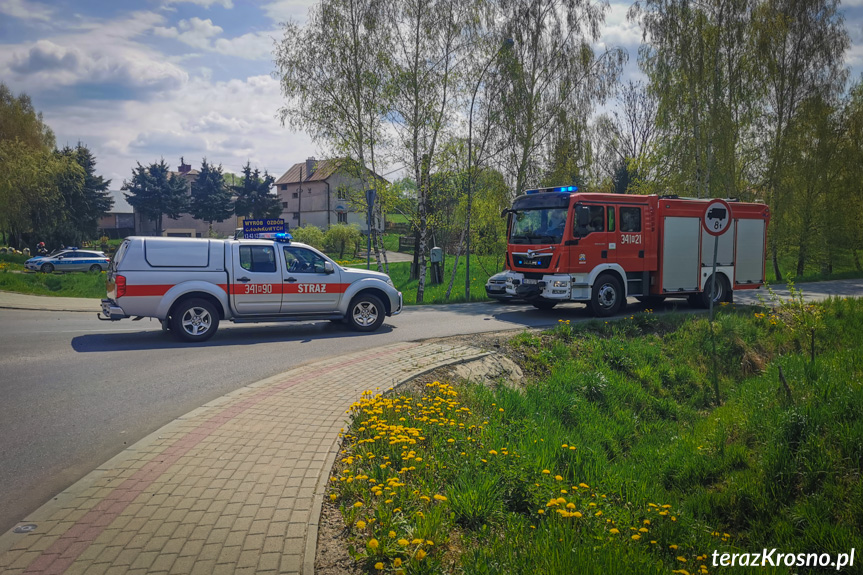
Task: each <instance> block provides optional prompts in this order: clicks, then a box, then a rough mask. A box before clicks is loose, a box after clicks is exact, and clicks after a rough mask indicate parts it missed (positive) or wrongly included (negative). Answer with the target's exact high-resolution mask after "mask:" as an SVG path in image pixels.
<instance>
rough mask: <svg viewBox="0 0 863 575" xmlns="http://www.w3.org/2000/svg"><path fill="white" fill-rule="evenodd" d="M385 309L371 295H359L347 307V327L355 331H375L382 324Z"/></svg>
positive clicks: (379, 301) (381, 303) (378, 300)
mask: <svg viewBox="0 0 863 575" xmlns="http://www.w3.org/2000/svg"><path fill="white" fill-rule="evenodd" d="M385 315H386V308H384V304H383V302H381V300H380V299H378V298H377V297H375V296H373V295H371V294H364V293H361V294H360V295H358V296H357V297H355V298H354V299H353V301H351V305H350V307H348V316H347V320H348V325H350V326H351V328H353V329H355V330H356V331H375V330H376V329H378V328H379V327H381V324H383V323H384V316H385Z"/></svg>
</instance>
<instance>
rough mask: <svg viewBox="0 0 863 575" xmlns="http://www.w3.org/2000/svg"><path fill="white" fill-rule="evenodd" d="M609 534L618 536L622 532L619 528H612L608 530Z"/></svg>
mask: <svg viewBox="0 0 863 575" xmlns="http://www.w3.org/2000/svg"><path fill="white" fill-rule="evenodd" d="M608 532H609V533H611V534H612V535H617V534H618V533H620V530H619V529H618V528H617V527H612V528H611V529H609V530H608Z"/></svg>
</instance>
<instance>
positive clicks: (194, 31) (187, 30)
mask: <svg viewBox="0 0 863 575" xmlns="http://www.w3.org/2000/svg"><path fill="white" fill-rule="evenodd" d="M223 31H224V30H223V29H222V27H221V26H216V25H215V24H213V21H212V20H210V19H209V18H208V19H206V20H201V19H200V18H192V19H190V20H181V21H180V23H179V24H178V25H177V27H176V28H164V27H161V26H159V27H156V28H154V29H153V33H154V34H156V35H157V36H162V37H163V38H174V39H177V40H179V41H180V42H183V43H184V44H188V45H189V46H191V47H193V48H197V49H199V50H209V49H210V40H211V39H212V38H213V37H215V36H219V35H220V34H221V33H222V32H223Z"/></svg>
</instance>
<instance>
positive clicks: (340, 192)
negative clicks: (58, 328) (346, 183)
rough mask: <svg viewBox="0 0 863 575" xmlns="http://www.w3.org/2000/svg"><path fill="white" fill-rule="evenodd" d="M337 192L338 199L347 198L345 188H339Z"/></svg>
mask: <svg viewBox="0 0 863 575" xmlns="http://www.w3.org/2000/svg"><path fill="white" fill-rule="evenodd" d="M338 194H339V195H338V198H339V199H340V200H346V199H348V192H347V190H343V189H339V191H338Z"/></svg>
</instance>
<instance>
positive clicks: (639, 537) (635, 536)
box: [632, 534, 641, 541]
mask: <svg viewBox="0 0 863 575" xmlns="http://www.w3.org/2000/svg"><path fill="white" fill-rule="evenodd" d="M639 539H641V535H638V534H636V535H633V536H632V540H633V541H638V540H639Z"/></svg>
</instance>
